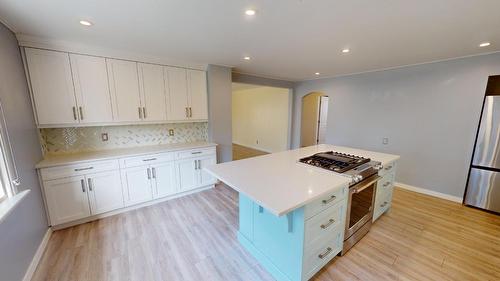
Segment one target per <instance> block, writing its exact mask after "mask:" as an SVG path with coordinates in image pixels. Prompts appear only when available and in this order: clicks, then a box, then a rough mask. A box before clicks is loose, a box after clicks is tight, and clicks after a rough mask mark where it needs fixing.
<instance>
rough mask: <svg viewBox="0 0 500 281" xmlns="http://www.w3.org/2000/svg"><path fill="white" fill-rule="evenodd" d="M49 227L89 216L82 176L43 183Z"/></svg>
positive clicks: (85, 188)
mask: <svg viewBox="0 0 500 281" xmlns="http://www.w3.org/2000/svg"><path fill="white" fill-rule="evenodd" d="M43 186H44V189H45V197H46V199H47V208H48V210H49V216H50V222H51V225H58V224H61V223H65V222H69V221H74V220H78V219H81V218H85V217H87V216H90V207H89V200H88V196H87V192H88V190H87V185H86V183H85V178H84V177H83V176H79V177H70V178H64V179H57V180H50V181H44V182H43Z"/></svg>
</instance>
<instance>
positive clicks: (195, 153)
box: [176, 147, 215, 159]
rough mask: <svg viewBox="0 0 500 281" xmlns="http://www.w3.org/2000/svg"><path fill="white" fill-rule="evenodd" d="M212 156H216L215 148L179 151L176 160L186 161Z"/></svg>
mask: <svg viewBox="0 0 500 281" xmlns="http://www.w3.org/2000/svg"><path fill="white" fill-rule="evenodd" d="M211 154H215V147H211V148H200V149H191V150H185V151H179V152H177V154H176V159H186V158H191V157H200V156H205V155H211Z"/></svg>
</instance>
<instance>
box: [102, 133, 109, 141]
mask: <svg viewBox="0 0 500 281" xmlns="http://www.w3.org/2000/svg"><path fill="white" fill-rule="evenodd" d="M101 140H102V141H108V140H109V137H108V133H102V134H101Z"/></svg>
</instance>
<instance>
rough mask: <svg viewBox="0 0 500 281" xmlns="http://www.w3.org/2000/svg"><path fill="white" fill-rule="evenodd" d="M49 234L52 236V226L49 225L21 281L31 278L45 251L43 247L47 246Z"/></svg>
mask: <svg viewBox="0 0 500 281" xmlns="http://www.w3.org/2000/svg"><path fill="white" fill-rule="evenodd" d="M50 236H52V228H50V227H49V228H48V229H47V232H45V235H44V236H43V239H42V242H40V245H39V246H38V249H37V250H36V252H35V255H34V256H33V259H32V260H31V263H30V266H29V267H28V269H27V270H26V273H25V274H24V278H23V281H30V280H31V278H33V274H34V273H35V270H36V268H37V267H38V264H39V263H40V260H41V259H42V256H43V253H44V252H45V248H47V244H48V243H49V240H50Z"/></svg>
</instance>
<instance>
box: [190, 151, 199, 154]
mask: <svg viewBox="0 0 500 281" xmlns="http://www.w3.org/2000/svg"><path fill="white" fill-rule="evenodd" d="M200 153H201V151H195V152H191V154H200Z"/></svg>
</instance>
